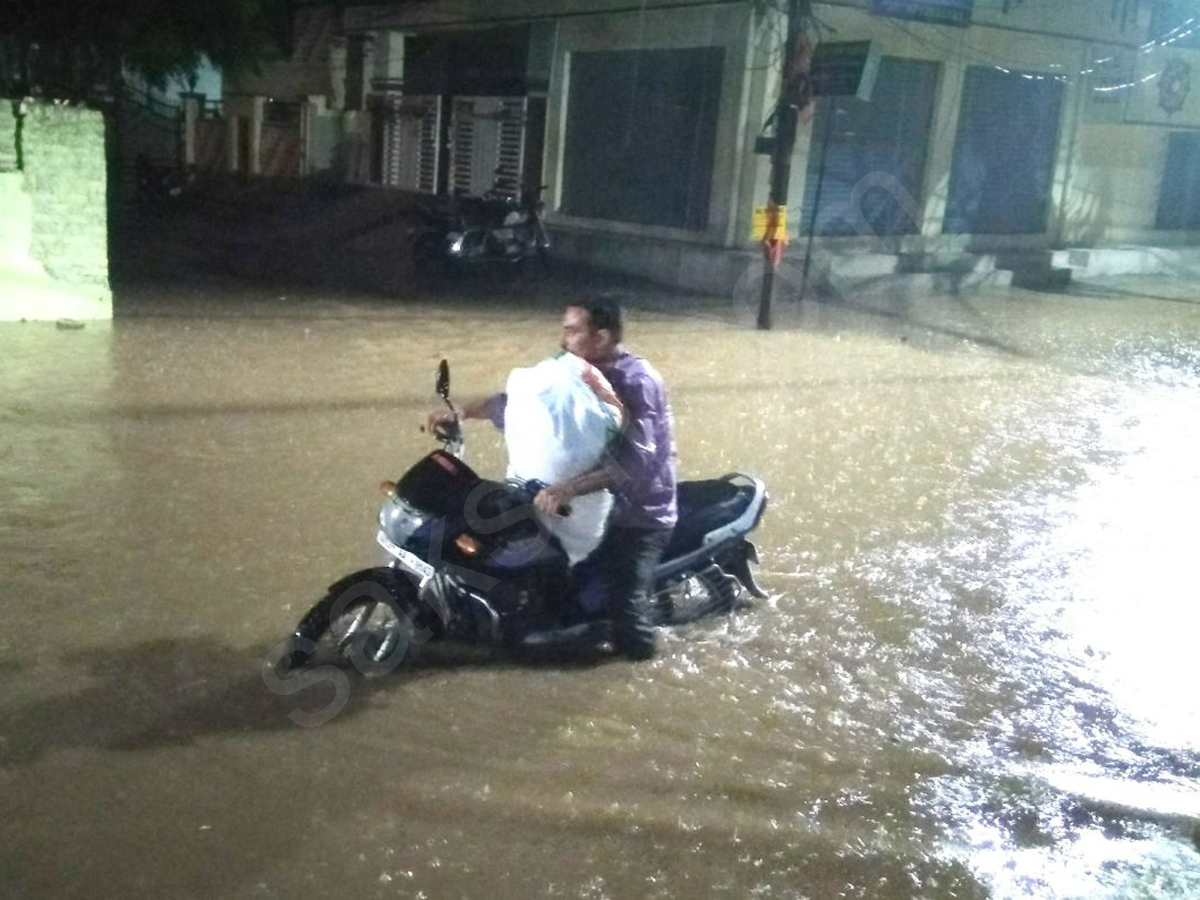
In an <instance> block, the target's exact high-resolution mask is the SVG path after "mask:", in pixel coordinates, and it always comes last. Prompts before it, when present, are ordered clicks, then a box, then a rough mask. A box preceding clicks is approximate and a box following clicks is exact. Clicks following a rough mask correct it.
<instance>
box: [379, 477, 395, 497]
mask: <svg viewBox="0 0 1200 900" xmlns="http://www.w3.org/2000/svg"><path fill="white" fill-rule="evenodd" d="M379 489H380V490H381V491H383V492H384V493H385V494H387V495H388V496H389V497H391V498H392V499H393V500H395V499H396V482H394V481H381V482H379Z"/></svg>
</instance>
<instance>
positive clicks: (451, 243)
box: [446, 231, 466, 256]
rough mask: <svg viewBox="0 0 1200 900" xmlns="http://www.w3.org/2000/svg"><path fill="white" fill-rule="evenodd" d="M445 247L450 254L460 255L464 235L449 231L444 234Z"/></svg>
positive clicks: (464, 240) (464, 238) (464, 239)
mask: <svg viewBox="0 0 1200 900" xmlns="http://www.w3.org/2000/svg"><path fill="white" fill-rule="evenodd" d="M446 241H447V244H446V249H447V251H448V252H449V253H450V255H451V256H462V252H463V244H464V243H465V242H466V235H464V234H458V233H457V232H454V231H452V232H450V233H449V234H448V235H446Z"/></svg>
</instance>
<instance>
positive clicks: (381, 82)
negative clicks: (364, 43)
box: [364, 31, 407, 93]
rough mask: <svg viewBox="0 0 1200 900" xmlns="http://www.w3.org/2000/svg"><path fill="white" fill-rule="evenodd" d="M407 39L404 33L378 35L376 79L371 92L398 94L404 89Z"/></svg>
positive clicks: (373, 79) (391, 32) (394, 32)
mask: <svg viewBox="0 0 1200 900" xmlns="http://www.w3.org/2000/svg"><path fill="white" fill-rule="evenodd" d="M406 37H407V36H406V35H405V34H404V32H403V31H381V32H377V33H376V36H375V61H374V62H375V65H374V70H373V71H374V77H373V78H372V79H371V90H372V91H374V92H375V93H398V92H399V91H400V90H401V89H402V88H403V87H404V42H405V39H406ZM364 68H365V67H364Z"/></svg>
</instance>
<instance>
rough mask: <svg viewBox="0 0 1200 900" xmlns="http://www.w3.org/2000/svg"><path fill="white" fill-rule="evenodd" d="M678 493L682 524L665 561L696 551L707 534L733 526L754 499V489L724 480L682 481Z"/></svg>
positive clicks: (672, 540)
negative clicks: (725, 526) (724, 526)
mask: <svg viewBox="0 0 1200 900" xmlns="http://www.w3.org/2000/svg"><path fill="white" fill-rule="evenodd" d="M678 491H679V524H678V525H676V526H675V533H674V534H673V535H672V536H671V543H670V545H669V546H668V547H667V550H666V553H664V554H663V558H664V559H670V558H672V557H675V556H681V555H682V554H684V553H689V552H691V551H692V550H695V549H696V548H697V547H699V546H700V542H701V541H702V540H703V539H704V536H705V535H706V534H708V533H709V532H710V531H712V530H713V529H715V528H720V527H721V526H722V525H728V524H729V523H730V522H733V521H734V520H735V519H737V517H738V516H740V515H741V514H742V513H744V512H745V511H746V508H747V507H748V506H749V505H750V501H751V500H752V499H753V498H754V488H753V487H751V486H749V485H739V484H734V483H733V482H732V481H725V480H722V479H713V480H710V481H681V482H680V483H679V487H678Z"/></svg>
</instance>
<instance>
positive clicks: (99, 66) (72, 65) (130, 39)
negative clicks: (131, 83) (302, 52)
mask: <svg viewBox="0 0 1200 900" xmlns="http://www.w3.org/2000/svg"><path fill="white" fill-rule="evenodd" d="M290 27H291V2H290V0H204V2H196V0H41V2H33V3H30V2H26V0H0V79H2V80H3V81H4V82H7V84H0V87H4V88H6V89H7V90H8V92H9V93H13V92H23V91H22V89H25V90H28V89H30V88H31V87H40V88H42V89H43V90H44V92H46V93H50V94H55V95H59V96H67V97H85V96H88V95H89V94H90V93H91V92H92V91H93V90H94V89H95V88H96V87H97V86H102V85H111V84H112V83H113V82H114V81H115V80H117V79H118V78H119V77H120V75H121V73H122V70H123V69H124V70H128V71H131V72H133V73H135V74H136V75H138V76H140V77H142V78H143V79H145V80H146V81H148V82H150V83H151V84H155V85H158V86H161V85H162V84H164V83H165V82H166V81H167V79H169V78H173V77H179V78H182V79H184V80H185V81H186V80H188V79H189V78H192V77H194V76H195V73H196V70H197V68H198V67H199V65H200V63H201V60H202V59H203V58H204V57H207V58H208V59H209V60H211V61H212V62H213V64H214V65H216V66H217V67H218V68H220V69H222V70H223V71H225V72H227V73H236V72H239V71H246V70H251V71H253V70H257V69H258V67H259V66H260V65H261V64H262V63H263V62H265V61H267V60H268V59H270V58H272V57H273V56H278V55H280V54H281V53H282V52H284V48H285V47H286V45H287V42H288V35H289V32H290Z"/></svg>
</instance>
